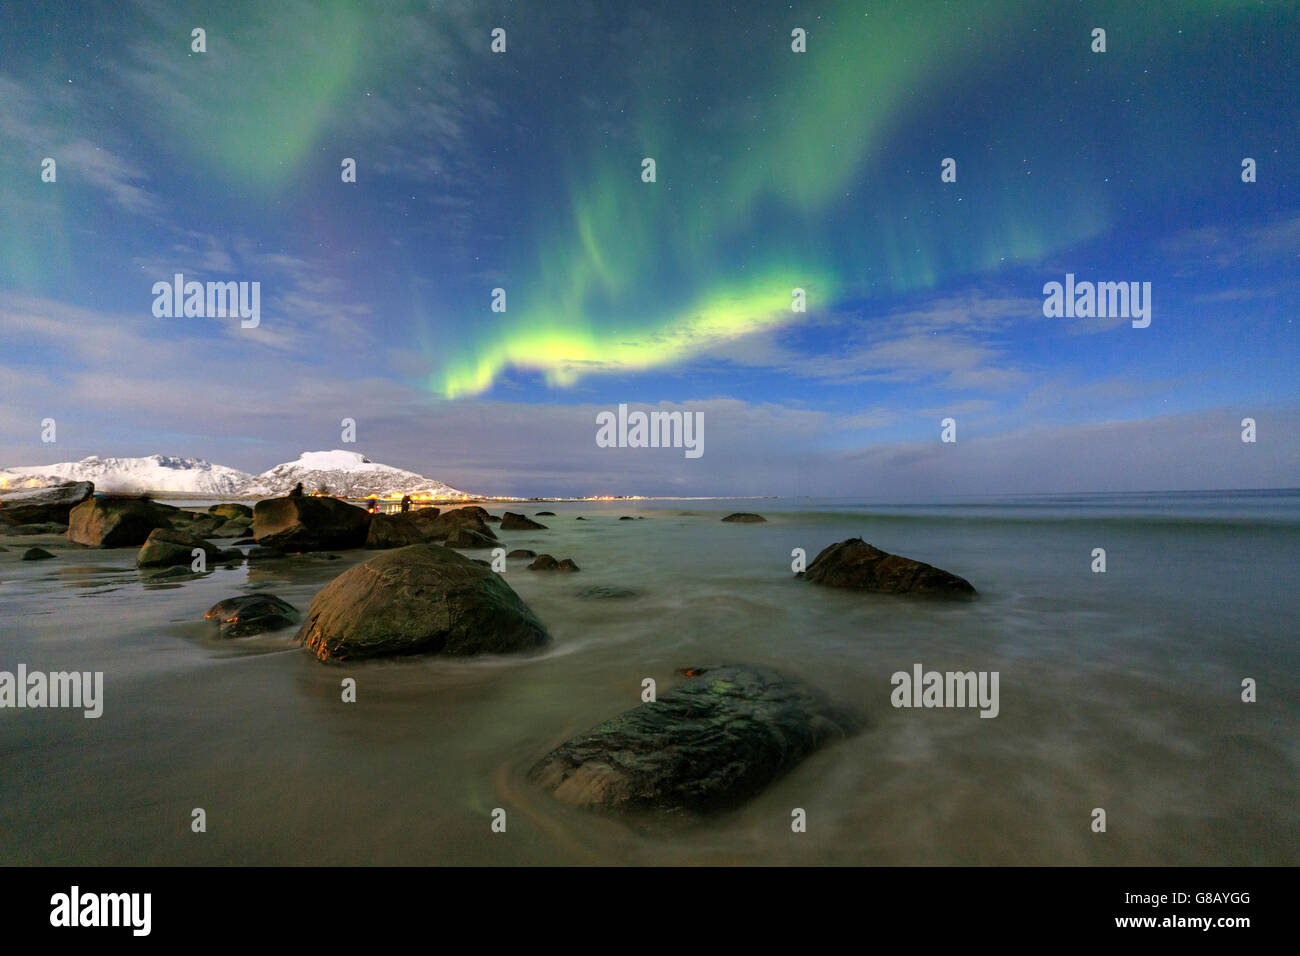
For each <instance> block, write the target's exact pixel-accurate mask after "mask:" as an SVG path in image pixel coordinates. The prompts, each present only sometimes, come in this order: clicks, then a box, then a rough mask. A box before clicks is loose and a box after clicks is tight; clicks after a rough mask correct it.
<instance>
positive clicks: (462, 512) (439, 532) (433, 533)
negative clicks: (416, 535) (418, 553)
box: [425, 507, 496, 541]
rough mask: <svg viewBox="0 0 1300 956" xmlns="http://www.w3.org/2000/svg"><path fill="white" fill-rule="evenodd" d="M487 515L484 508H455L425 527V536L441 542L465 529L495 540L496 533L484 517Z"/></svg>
mask: <svg viewBox="0 0 1300 956" xmlns="http://www.w3.org/2000/svg"><path fill="white" fill-rule="evenodd" d="M486 513H487V512H485V511H483V509H482V508H478V507H472V508H455V509H453V510H451V511H444V512H443V513H442V514H440V515H438V517H437V518H435V519H434V520H433V521H430V522H428V523H427V524H426V525H425V536H426V537H427V538H428V539H429V540H431V541H439V540H442V539H444V538H448V537H450V536H451V535H453V534H455V533H456V532H457V531H460V530H461V529H462V528H463V529H466V530H469V531H475V532H477V533H478V534H481V535H483V536H484V537H486V538H495V537H496V532H495V531H493V530H492V529H491V528H489V527H488V526H487V523H486V522H485V521H484V520H483V515H485V514H486Z"/></svg>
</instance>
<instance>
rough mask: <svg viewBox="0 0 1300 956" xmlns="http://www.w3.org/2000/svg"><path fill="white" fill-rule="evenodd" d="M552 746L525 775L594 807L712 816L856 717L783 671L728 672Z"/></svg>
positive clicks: (703, 672) (702, 676)
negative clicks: (684, 812)
mask: <svg viewBox="0 0 1300 956" xmlns="http://www.w3.org/2000/svg"><path fill="white" fill-rule="evenodd" d="M687 673H689V674H692V675H698V676H692V678H691V679H690V680H688V681H686V682H685V683H683V684H680V685H679V686H677V687H675V688H673V689H672V690H670V691H669V692H668V693H666V694H664V695H662V696H661V697H660V698H659V699H658V700H657V701H654V702H652V703H644V704H641V705H640V706H639V707H634V708H633V709H631V710H629V711H625V712H624V713H622V714H620V715H619V716H617V717H615V718H613V719H612V720H607V721H605V722H604V723H603V724H600V725H599V726H597V727H594V728H592V729H591V730H589V731H587V732H586V733H585V734H581V735H580V736H577V737H574V738H573V739H572V740H570V741H568V742H567V743H565V744H563V745H561V746H560V747H558V748H557V749H555V750H553V751H552V752H551V753H550V754H548V755H547V756H546V757H544V758H543V759H542V760H541V761H539V762H538V763H537V764H536V765H535V766H534V767H533V768H532V769H531V770H530V771H529V774H528V775H529V777H530V778H531V779H532V780H533V781H534V782H536V783H537V784H539V785H540V786H542V787H543V788H544V789H546V790H549V791H551V793H552V794H553V795H554V796H555V798H556V799H557V800H560V801H562V802H564V803H568V804H572V805H574V806H580V807H588V808H592V809H601V810H619V809H628V810H658V811H684V810H690V811H710V810H717V809H723V808H726V807H731V806H734V805H736V804H738V803H740V802H741V801H743V800H745V799H746V798H748V797H751V796H753V795H754V794H756V793H758V792H759V791H761V790H762V789H763V788H765V787H766V786H768V784H770V783H771V782H772V781H773V780H775V779H777V778H778V777H780V776H782V775H783V774H785V773H786V772H787V771H789V770H790V769H791V768H792V767H794V765H795V764H797V763H798V762H799V761H801V760H802V759H803V758H804V757H806V756H808V755H809V754H811V753H812V752H813V751H814V750H816V749H817V748H818V747H820V746H822V745H823V744H825V743H827V742H828V741H831V740H836V739H839V738H842V737H845V736H847V735H849V734H851V733H853V732H854V731H855V730H856V728H857V721H856V720H855V719H854V718H852V717H851V716H849V715H848V714H846V713H844V712H842V711H840V710H839V709H838V708H836V707H834V706H832V705H831V704H830V703H829V702H828V701H827V700H826V698H825V697H824V696H822V694H820V693H819V692H818V691H816V690H814V689H812V688H809V687H807V686H806V685H804V684H802V683H800V682H799V681H797V680H795V679H793V678H791V677H788V676H786V675H784V674H781V673H778V672H775V671H768V670H753V669H749V668H743V667H735V666H725V667H713V668H691V669H689V670H688V671H687Z"/></svg>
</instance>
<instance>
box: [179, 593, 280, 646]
mask: <svg viewBox="0 0 1300 956" xmlns="http://www.w3.org/2000/svg"><path fill="white" fill-rule="evenodd" d="M203 617H204V619H205V620H208V621H215V622H216V623H217V625H218V631H217V633H218V634H220V636H222V637H250V636H252V635H253V634H261V633H262V632H263V631H278V630H279V629H280V628H282V627H288V626H289V625H291V624H296V623H298V617H299V614H298V610H297V608H295V607H294V606H293V605H292V604H290V603H289V602H288V601H284V600H281V599H280V598H278V597H276V596H275V595H274V594H244V595H240V596H239V597H232V598H226V599H225V600H224V601H219V602H218V603H216V604H214V605H212V607H210V608H208V613H207V614H204V615H203Z"/></svg>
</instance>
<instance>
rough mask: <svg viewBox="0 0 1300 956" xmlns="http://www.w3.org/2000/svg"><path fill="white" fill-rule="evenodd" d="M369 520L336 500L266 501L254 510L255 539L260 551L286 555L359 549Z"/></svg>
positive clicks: (288, 498)
mask: <svg viewBox="0 0 1300 956" xmlns="http://www.w3.org/2000/svg"><path fill="white" fill-rule="evenodd" d="M370 517H371V516H370V514H369V513H368V512H367V511H366V510H365V509H364V508H358V507H356V506H355V505H350V504H348V503H347V502H346V501H339V500H338V499H337V498H325V497H315V496H308V497H301V498H298V497H285V498H267V499H265V500H263V501H259V502H258V503H257V504H256V505H254V506H253V537H254V538H255V539H256V540H257V543H258V545H259V546H260V547H263V548H271V549H273V550H276V551H282V552H286V553H287V552H293V551H328V550H331V549H338V550H343V549H346V548H360V547H362V546H363V545H365V543H366V535H367V534H368V533H369V531H370Z"/></svg>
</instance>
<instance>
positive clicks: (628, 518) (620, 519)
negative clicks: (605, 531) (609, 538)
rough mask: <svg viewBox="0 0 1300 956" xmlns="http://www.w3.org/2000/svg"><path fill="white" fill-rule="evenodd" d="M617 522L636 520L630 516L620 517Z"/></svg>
mask: <svg viewBox="0 0 1300 956" xmlns="http://www.w3.org/2000/svg"><path fill="white" fill-rule="evenodd" d="M618 520H619V521H635V520H636V519H635V518H633V517H632V516H631V515H620V516H619V519H618Z"/></svg>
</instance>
